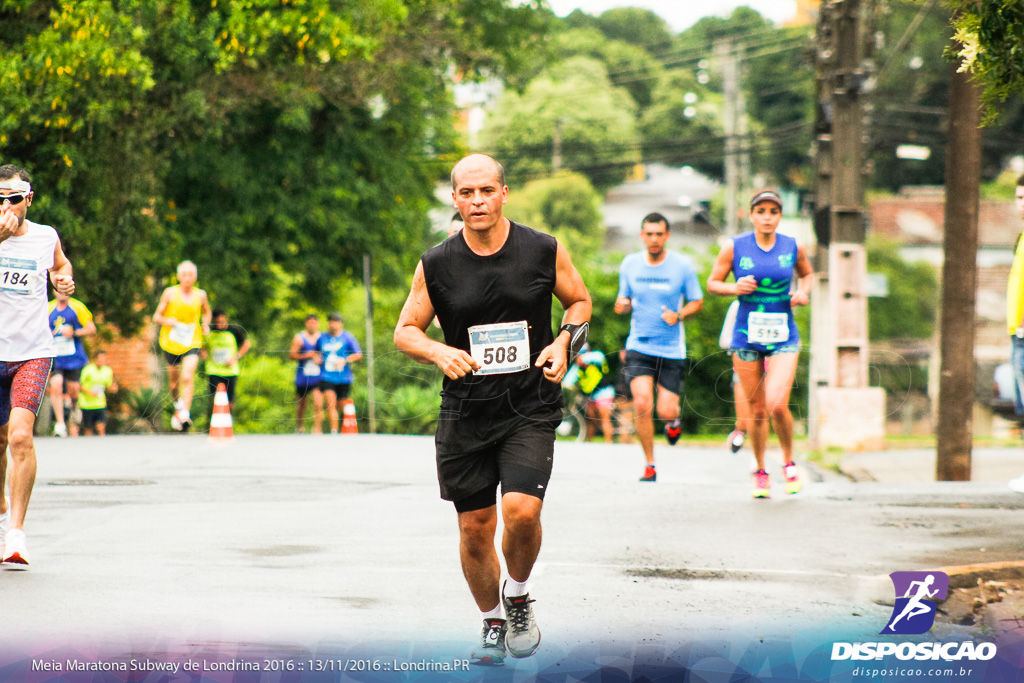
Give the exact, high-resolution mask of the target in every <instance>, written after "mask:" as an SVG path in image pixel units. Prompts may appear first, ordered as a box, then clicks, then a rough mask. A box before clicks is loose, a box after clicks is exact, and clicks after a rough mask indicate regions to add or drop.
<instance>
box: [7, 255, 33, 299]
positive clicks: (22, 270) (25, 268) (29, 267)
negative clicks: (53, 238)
mask: <svg viewBox="0 0 1024 683" xmlns="http://www.w3.org/2000/svg"><path fill="white" fill-rule="evenodd" d="M36 278H38V271H37V269H36V262H35V261H32V260H31V259H20V258H10V257H7V256H3V257H0V291H4V292H13V293H14V294H31V293H32V290H33V289H34V288H35V284H36Z"/></svg>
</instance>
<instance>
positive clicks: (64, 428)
mask: <svg viewBox="0 0 1024 683" xmlns="http://www.w3.org/2000/svg"><path fill="white" fill-rule="evenodd" d="M53 435H54V436H60V437H64V436H67V435H68V425H67V423H65V422H58V423H57V424H55V425H53Z"/></svg>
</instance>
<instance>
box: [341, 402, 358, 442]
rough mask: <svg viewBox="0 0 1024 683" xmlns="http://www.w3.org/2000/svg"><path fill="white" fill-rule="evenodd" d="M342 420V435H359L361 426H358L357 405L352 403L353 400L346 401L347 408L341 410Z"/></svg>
mask: <svg viewBox="0 0 1024 683" xmlns="http://www.w3.org/2000/svg"><path fill="white" fill-rule="evenodd" d="M341 412H342V416H343V417H342V420H341V433H342V434H358V433H359V425H357V424H356V404H355V403H353V402H352V399H350V398H347V399H345V406H344V407H343V408H342V409H341Z"/></svg>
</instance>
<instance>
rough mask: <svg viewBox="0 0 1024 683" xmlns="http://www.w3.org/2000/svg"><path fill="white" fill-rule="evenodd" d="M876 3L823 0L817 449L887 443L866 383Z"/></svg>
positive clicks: (878, 399) (879, 404) (815, 330)
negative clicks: (868, 162) (870, 47)
mask: <svg viewBox="0 0 1024 683" xmlns="http://www.w3.org/2000/svg"><path fill="white" fill-rule="evenodd" d="M870 3H871V0H867V1H866V2H862V1H861V0H824V1H823V2H822V3H821V7H820V14H819V25H818V35H817V44H816V53H817V61H818V81H817V91H818V117H817V122H816V157H817V158H816V162H817V176H818V177H817V187H816V189H815V212H814V228H815V234H816V235H817V237H818V251H817V253H816V255H815V258H814V266H815V271H816V273H817V281H816V282H815V286H814V289H813V290H812V296H811V306H812V313H811V316H812V317H811V363H810V415H809V418H810V422H809V427H810V438H811V443H812V447H816V448H821V447H825V446H832V445H836V446H841V447H849V448H858V449H860V448H873V447H880V446H881V443H882V440H883V439H884V436H885V417H884V416H885V393H884V391H883V390H881V389H877V388H875V389H872V388H869V387H868V332H867V330H868V325H867V293H866V288H865V283H866V280H867V259H866V255H865V251H864V239H865V236H866V230H865V218H864V211H863V204H864V186H863V171H864V139H863V138H864V132H863V118H864V104H863V92H864V83H865V81H866V80H867V79H866V68H865V60H866V55H867V43H868V41H867V39H866V34H867V33H868V32H867V30H866V24H867V22H866V15H867V13H868V12H869V11H870V9H871V4H870Z"/></svg>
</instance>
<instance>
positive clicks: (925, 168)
mask: <svg viewBox="0 0 1024 683" xmlns="http://www.w3.org/2000/svg"><path fill="white" fill-rule="evenodd" d="M996 4H999V3H996ZM986 6H987V3H986ZM915 26H916V30H915V28H914V27H915ZM878 28H879V29H880V31H881V32H882V33H883V34H884V35H885V36H886V40H885V43H884V45H883V47H882V48H881V49H880V50H879V51H878V53H877V55H876V57H875V61H876V63H877V64H878V65H879V73H878V78H877V84H876V89H875V91H874V92H873V93H872V95H871V99H872V102H873V103H874V106H873V111H872V113H871V116H870V118H869V119H868V121H869V126H868V128H867V133H868V139H869V144H870V148H869V150H870V151H869V153H870V159H871V166H872V168H873V171H874V172H873V174H872V180H871V182H872V184H873V185H874V186H875V187H878V188H885V189H889V190H896V189H898V188H899V187H901V186H903V185H915V184H924V185H941V184H943V182H944V181H945V166H946V137H947V132H946V127H947V126H946V120H945V119H946V108H947V106H948V104H949V79H950V71H951V69H950V67H951V65H950V62H949V61H948V60H946V59H943V57H942V55H943V51H944V50H946V49H947V48H948V47H949V45H950V40H951V35H952V34H953V28H952V27H951V26H950V14H949V11H948V5H946V4H945V3H941V4H935V3H924V2H919V3H890V5H889V7H888V11H886V12H884V13H882V14H881V15H880V16H879V21H878ZM1017 92H1018V94H1015V95H1012V96H1010V97H1009V98H1008V99H1006V100H1005V101H1004V102H1001V103H1000V105H999V110H1000V112H1001V116H1000V117H998V119H996V118H995V117H992V118H991V119H990V120H989V122H988V126H987V127H986V128H985V130H984V131H983V132H982V175H983V176H984V178H985V179H992V178H995V177H996V176H997V175H998V174H999V173H1000V172H1001V171H1002V169H1003V168H1004V167H1005V160H1006V159H1007V158H1008V157H1010V156H1013V155H1016V154H1021V153H1022V152H1024V140H1022V139H1021V137H1020V135H1019V130H1020V127H1021V125H1022V124H1024V104H1022V100H1021V98H1020V96H1019V89H1018V91H1017ZM989 111H990V112H994V111H995V110H994V109H991V108H990V109H989ZM903 144H913V145H921V146H925V147H928V148H929V149H930V150H931V156H930V157H929V158H928V159H927V160H923V161H922V160H915V159H899V158H897V157H896V148H897V147H898V146H899V145H903Z"/></svg>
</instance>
